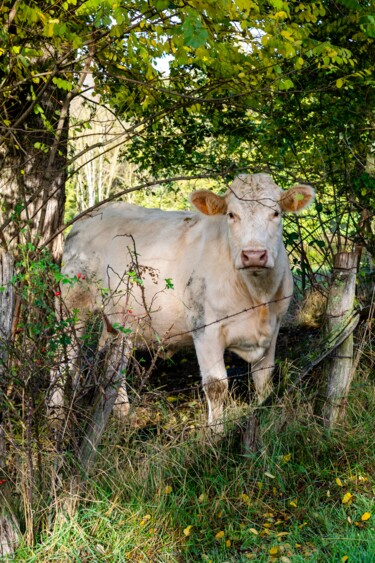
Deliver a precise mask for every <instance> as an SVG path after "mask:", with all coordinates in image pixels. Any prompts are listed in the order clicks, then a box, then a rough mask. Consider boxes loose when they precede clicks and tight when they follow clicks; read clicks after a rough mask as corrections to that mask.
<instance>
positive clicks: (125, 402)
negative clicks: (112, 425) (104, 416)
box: [99, 329, 131, 420]
mask: <svg viewBox="0 0 375 563" xmlns="http://www.w3.org/2000/svg"><path fill="white" fill-rule="evenodd" d="M103 347H107V348H108V350H107V354H106V367H105V380H106V381H105V385H106V386H112V388H113V392H114V394H115V401H114V407H113V414H114V415H115V416H116V418H119V419H120V420H122V419H124V418H126V417H127V415H128V413H129V408H130V404H129V398H128V393H127V390H126V368H127V365H128V363H129V358H130V354H131V343H130V341H129V339H127V338H125V337H124V336H123V335H120V334H116V335H114V334H109V333H108V332H107V331H106V330H105V329H104V330H103V334H102V337H101V339H100V342H99V348H101V349H102V348H103Z"/></svg>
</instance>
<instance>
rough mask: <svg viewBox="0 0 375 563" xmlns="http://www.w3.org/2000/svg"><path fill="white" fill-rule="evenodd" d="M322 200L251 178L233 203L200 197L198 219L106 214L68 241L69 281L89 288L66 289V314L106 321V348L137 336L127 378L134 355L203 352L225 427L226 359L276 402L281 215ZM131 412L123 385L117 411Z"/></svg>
mask: <svg viewBox="0 0 375 563" xmlns="http://www.w3.org/2000/svg"><path fill="white" fill-rule="evenodd" d="M313 198H314V190H313V189H312V188H311V187H310V186H305V185H297V186H294V187H293V188H291V189H289V190H287V191H283V190H281V189H280V188H279V187H278V186H277V185H276V184H275V183H274V181H273V180H272V178H271V176H269V175H267V174H254V175H241V176H239V177H238V178H236V180H235V181H234V182H233V183H232V185H231V186H230V188H229V189H228V191H227V193H226V194H225V195H224V196H219V195H215V194H214V193H212V192H211V191H207V190H202V191H197V192H194V193H193V194H192V195H191V203H192V204H193V205H194V207H195V208H196V209H197V210H198V213H197V212H196V211H161V210H160V209H145V208H141V207H137V206H135V205H129V204H126V203H122V202H118V203H111V204H108V205H105V206H103V207H101V208H99V209H98V210H97V211H95V212H92V213H90V214H89V215H88V216H86V217H85V218H83V219H81V220H80V221H78V222H77V223H76V224H75V225H74V227H73V229H72V231H71V233H70V234H69V236H68V238H67V241H66V245H65V251H64V256H63V272H64V274H66V275H69V276H78V278H80V279H79V281H78V282H77V283H76V284H74V285H73V286H71V287H68V286H66V285H64V286H63V290H62V291H63V298H64V300H65V303H66V304H67V306H68V308H76V309H79V311H80V315H81V318H82V319H85V316H86V314H87V313H88V312H91V311H99V310H101V311H102V313H103V315H104V319H105V322H104V323H103V324H104V328H103V334H102V337H101V341H100V347H101V346H103V345H104V343H105V342H106V340H107V338H108V337H109V336H111V335H112V336H113V335H114V334H117V335H118V337H119V338H120V337H121V338H122V340H124V333H128V334H127V337H126V341H127V344H126V347H125V348H124V349H123V352H122V353H121V354H120V355H121V361H120V362H119V364H118V365H117V366H116V367H115V368H113V366H112V370H113V369H115V370H117V372H118V370H120V371H121V373H123V372H124V369H125V367H126V361H127V355H128V353H129V351H130V350H131V348H132V347H133V346H136V347H138V348H139V347H143V346H147V347H149V346H150V345H152V344H153V343H156V342H159V343H160V342H161V343H162V344H163V345H164V346H165V347H168V348H169V349H170V350H172V351H173V350H175V349H176V348H180V347H183V346H186V345H189V344H190V345H191V344H194V347H195V351H196V354H197V358H198V362H199V366H200V371H201V376H202V383H203V388H204V391H205V394H206V397H207V401H208V410H209V423H210V424H213V425H214V424H218V425H219V424H220V420H221V418H222V413H223V402H224V400H225V397H226V394H227V389H228V381H227V374H226V369H225V365H224V359H223V355H224V351H225V350H226V349H228V350H230V351H233V352H235V353H236V354H238V355H239V356H240V357H241V358H243V359H245V360H246V361H247V362H249V363H251V364H252V366H253V367H254V366H256V369H254V371H253V378H254V384H255V388H256V392H257V395H258V399H259V401H261V400H262V399H263V398H265V396H266V395H267V394H268V393H269V391H270V380H271V375H272V366H273V365H274V358H275V345H276V339H277V335H278V331H279V326H280V321H281V319H282V317H283V315H285V313H286V311H287V308H288V305H289V301H290V298H291V295H292V291H293V281H292V275H291V271H290V267H289V262H288V258H287V254H286V251H285V247H284V244H283V240H282V213H283V212H293V213H295V212H298V211H300V210H302V209H304V208H305V207H306V206H307V205H309V204H310V203H311V201H312V200H313ZM172 285H173V287H171V286H172ZM102 288H105V290H104V295H105V297H104V298H103V289H102ZM130 331H131V332H130ZM127 408H128V400H127V395H126V390H125V385H121V388H120V392H119V395H118V398H117V410H118V411H119V413H120V414H121V413H122V414H124V413H125V412H126V410H127Z"/></svg>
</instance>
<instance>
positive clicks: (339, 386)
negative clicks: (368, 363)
mask: <svg viewBox="0 0 375 563" xmlns="http://www.w3.org/2000/svg"><path fill="white" fill-rule="evenodd" d="M357 263H358V255H357V254H356V253H355V252H339V253H338V254H336V255H335V256H334V270H333V279H332V285H331V289H330V293H329V296H328V303H327V311H326V327H325V330H326V333H327V335H330V334H332V333H334V332H335V331H337V330H339V328H340V326H341V325H342V324H343V323H344V322H345V321H346V319H347V318H348V317H349V316H350V315H351V314H352V311H353V306H354V298H355V282H356V274H357ZM352 363H353V334H350V336H348V338H347V339H346V340H345V341H344V342H343V343H342V344H341V345H340V346H339V347H338V348H337V349H336V350H335V352H334V355H333V356H331V357H329V358H328V359H327V361H326V363H325V367H324V370H323V377H324V379H323V392H322V394H321V396H320V397H319V398H318V402H317V413H318V414H319V415H320V416H321V417H322V420H323V423H324V425H326V426H328V427H329V428H333V427H334V426H335V425H336V424H337V423H339V422H340V421H341V420H342V419H343V417H344V416H345V411H346V406H347V396H348V393H349V388H350V384H351V381H352V378H353V370H352Z"/></svg>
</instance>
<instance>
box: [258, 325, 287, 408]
mask: <svg viewBox="0 0 375 563" xmlns="http://www.w3.org/2000/svg"><path fill="white" fill-rule="evenodd" d="M279 328H280V322H278V323H277V326H276V329H275V333H274V335H273V338H272V341H271V344H270V346H269V348H268V349H267V351H266V353H265V355H264V356H263V358H262V359H261V360H259V362H256V363H254V364H252V366H251V367H252V376H253V381H254V385H255V391H256V394H257V399H258V403H259V404H260V403H262V402H263V401H264V399H266V398H267V397H268V395H270V394H271V393H272V373H273V371H274V369H275V349H276V341H277V336H278V334H279Z"/></svg>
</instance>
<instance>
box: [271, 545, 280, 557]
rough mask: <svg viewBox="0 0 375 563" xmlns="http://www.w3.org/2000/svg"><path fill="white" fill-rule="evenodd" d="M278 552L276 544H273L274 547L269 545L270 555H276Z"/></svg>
mask: <svg viewBox="0 0 375 563" xmlns="http://www.w3.org/2000/svg"><path fill="white" fill-rule="evenodd" d="M278 553H279V548H278V546H277V545H275V546H274V547H271V549H270V555H277V554H278Z"/></svg>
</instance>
